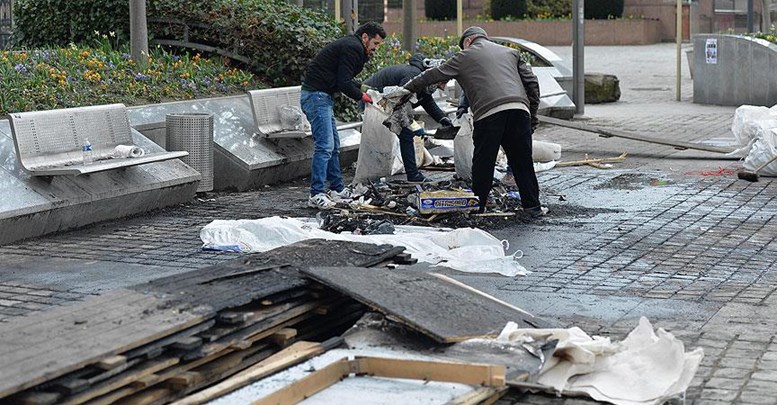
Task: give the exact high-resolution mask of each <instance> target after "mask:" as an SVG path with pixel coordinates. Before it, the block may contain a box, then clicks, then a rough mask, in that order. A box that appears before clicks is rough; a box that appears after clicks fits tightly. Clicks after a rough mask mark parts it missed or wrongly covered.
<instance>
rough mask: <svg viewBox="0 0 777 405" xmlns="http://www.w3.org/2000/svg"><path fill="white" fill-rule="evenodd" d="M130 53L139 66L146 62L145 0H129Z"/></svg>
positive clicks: (146, 27) (146, 28) (146, 29)
mask: <svg viewBox="0 0 777 405" xmlns="http://www.w3.org/2000/svg"><path fill="white" fill-rule="evenodd" d="M129 12H130V55H131V56H132V60H133V61H135V63H137V64H138V65H139V66H144V65H146V63H147V62H148V26H147V25H146V0H130V3H129Z"/></svg>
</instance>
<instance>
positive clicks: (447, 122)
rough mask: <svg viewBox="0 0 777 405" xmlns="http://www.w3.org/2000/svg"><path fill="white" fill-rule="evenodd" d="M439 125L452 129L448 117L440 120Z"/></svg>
mask: <svg viewBox="0 0 777 405" xmlns="http://www.w3.org/2000/svg"><path fill="white" fill-rule="evenodd" d="M440 125H441V126H444V127H452V126H453V122H451V119H450V118H448V117H442V119H441V120H440Z"/></svg>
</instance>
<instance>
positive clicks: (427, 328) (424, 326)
mask: <svg viewBox="0 0 777 405" xmlns="http://www.w3.org/2000/svg"><path fill="white" fill-rule="evenodd" d="M303 272H304V273H305V274H307V275H308V276H310V277H311V278H312V279H314V280H316V281H318V282H320V283H322V284H325V285H327V286H329V287H331V288H334V289H335V290H337V291H339V292H341V293H343V294H345V295H348V296H350V297H352V298H354V299H356V300H358V301H361V302H362V303H364V304H367V305H368V306H370V307H372V308H374V309H375V310H377V311H379V312H382V313H384V314H386V315H389V316H390V317H392V318H395V319H397V320H399V321H400V322H402V323H405V324H407V325H408V326H410V327H411V328H413V329H416V330H418V331H420V332H421V333H423V334H425V335H427V336H429V337H431V338H432V339H434V340H436V341H438V342H441V343H454V342H461V341H463V340H467V339H471V338H474V337H481V336H497V335H498V334H499V332H500V331H501V330H502V328H504V326H505V325H506V324H507V322H509V321H513V322H516V323H517V324H518V325H520V326H521V327H524V328H536V327H543V326H545V325H547V322H544V321H542V320H540V319H537V318H535V317H534V316H532V315H531V314H529V313H527V312H525V311H522V310H520V309H518V308H516V307H513V306H511V305H509V304H506V303H504V302H502V301H499V300H497V299H495V298H493V297H490V296H487V295H486V294H484V293H482V292H479V291H477V290H474V289H472V288H469V287H466V286H463V285H459V284H456V283H453V282H451V281H449V280H446V279H442V278H438V277H435V276H434V275H432V274H428V273H419V272H415V271H403V270H393V271H389V270H385V269H373V268H359V267H314V268H309V269H305V270H303Z"/></svg>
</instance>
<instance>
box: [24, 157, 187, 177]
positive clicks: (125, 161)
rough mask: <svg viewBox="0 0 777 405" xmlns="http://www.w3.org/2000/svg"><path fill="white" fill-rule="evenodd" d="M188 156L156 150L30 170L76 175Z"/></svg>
mask: <svg viewBox="0 0 777 405" xmlns="http://www.w3.org/2000/svg"><path fill="white" fill-rule="evenodd" d="M186 156H189V152H185V151H176V152H156V153H147V154H145V155H143V156H141V157H137V158H119V159H107V160H101V161H97V162H94V163H92V164H88V165H71V166H60V167H44V168H37V169H33V170H31V171H30V174H31V175H33V176H57V175H71V176H78V175H82V174H90V173H97V172H102V171H106V170H113V169H120V168H124V167H130V166H137V165H142V164H145V163H152V162H161V161H164V160H170V159H179V158H182V157H186Z"/></svg>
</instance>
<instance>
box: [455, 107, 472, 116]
mask: <svg viewBox="0 0 777 405" xmlns="http://www.w3.org/2000/svg"><path fill="white" fill-rule="evenodd" d="M468 109H469V107H459V108H458V109H456V118H461V116H462V115H464V114H466V113H467V110H468Z"/></svg>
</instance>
